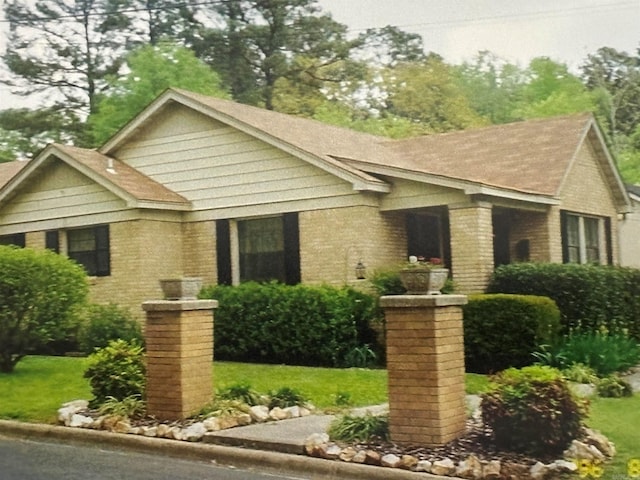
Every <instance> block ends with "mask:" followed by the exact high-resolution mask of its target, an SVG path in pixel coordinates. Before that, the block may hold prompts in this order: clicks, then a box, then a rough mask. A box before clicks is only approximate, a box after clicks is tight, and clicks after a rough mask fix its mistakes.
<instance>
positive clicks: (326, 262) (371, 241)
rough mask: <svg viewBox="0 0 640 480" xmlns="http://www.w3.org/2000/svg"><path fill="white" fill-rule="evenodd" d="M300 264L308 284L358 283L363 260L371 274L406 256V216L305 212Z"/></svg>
mask: <svg viewBox="0 0 640 480" xmlns="http://www.w3.org/2000/svg"><path fill="white" fill-rule="evenodd" d="M299 223H300V263H301V270H302V281H303V282H305V283H322V282H326V283H332V284H345V283H352V282H354V281H355V267H356V264H357V263H358V261H359V260H362V262H363V263H364V264H365V265H366V267H367V272H369V273H371V272H373V271H374V270H375V269H378V268H382V267H385V266H390V265H397V264H398V263H400V262H402V261H403V260H404V259H405V256H406V244H407V240H406V228H405V216H404V213H402V212H400V213H380V212H379V210H378V208H377V207H369V206H359V207H349V208H335V209H329V210H313V211H307V212H301V213H300V216H299Z"/></svg>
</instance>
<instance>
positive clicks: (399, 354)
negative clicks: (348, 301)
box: [380, 295, 467, 446]
mask: <svg viewBox="0 0 640 480" xmlns="http://www.w3.org/2000/svg"><path fill="white" fill-rule="evenodd" d="M380 302H381V305H382V308H383V309H384V314H385V319H386V335H387V372H388V376H389V379H388V383H389V430H390V434H391V440H392V441H393V442H397V443H404V444H413V445H424V446H437V445H444V444H445V443H447V442H449V441H451V440H454V439H455V438H457V437H459V436H460V435H461V434H462V433H464V431H465V422H466V409H465V388H464V387H465V386H464V343H463V330H462V305H464V304H465V303H467V297H466V296H464V295H393V296H385V297H382V298H381V299H380Z"/></svg>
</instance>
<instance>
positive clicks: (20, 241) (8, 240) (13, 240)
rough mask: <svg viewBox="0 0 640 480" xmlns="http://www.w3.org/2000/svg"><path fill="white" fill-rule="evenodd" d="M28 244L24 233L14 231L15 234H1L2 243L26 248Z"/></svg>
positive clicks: (0, 242) (0, 240)
mask: <svg viewBox="0 0 640 480" xmlns="http://www.w3.org/2000/svg"><path fill="white" fill-rule="evenodd" d="M26 244H27V241H26V235H25V234H24V233H14V234H13V235H0V245H15V246H16V247H21V248H24V247H25V246H26Z"/></svg>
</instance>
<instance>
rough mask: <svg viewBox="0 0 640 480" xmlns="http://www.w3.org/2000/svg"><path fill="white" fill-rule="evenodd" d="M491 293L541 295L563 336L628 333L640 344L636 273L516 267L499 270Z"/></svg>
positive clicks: (551, 266)
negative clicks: (552, 305) (553, 307)
mask: <svg viewBox="0 0 640 480" xmlns="http://www.w3.org/2000/svg"><path fill="white" fill-rule="evenodd" d="M488 292H490V293H516V294H522V295H541V296H545V297H549V298H551V299H552V300H554V301H555V302H556V304H557V305H558V308H559V309H560V313H561V322H562V333H569V332H571V331H574V330H579V331H585V332H596V331H600V330H602V329H604V330H605V331H607V332H610V333H628V334H629V335H631V336H632V337H633V338H636V339H640V322H638V321H637V319H638V318H640V270H637V269H632V268H620V267H609V266H599V265H578V264H556V263H514V264H511V265H502V266H500V267H498V268H497V269H496V270H495V272H494V274H493V277H492V278H491V282H490V285H489V287H488Z"/></svg>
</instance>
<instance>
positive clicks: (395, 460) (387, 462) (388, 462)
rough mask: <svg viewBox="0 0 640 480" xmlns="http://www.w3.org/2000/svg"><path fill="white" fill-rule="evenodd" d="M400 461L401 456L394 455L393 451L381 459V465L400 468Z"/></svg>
mask: <svg viewBox="0 0 640 480" xmlns="http://www.w3.org/2000/svg"><path fill="white" fill-rule="evenodd" d="M400 461H401V460H400V457H398V456H397V455H394V454H393V453H387V454H386V455H383V456H382V458H381V459H380V465H382V466H383V467H389V468H398V467H399V466H400Z"/></svg>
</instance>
